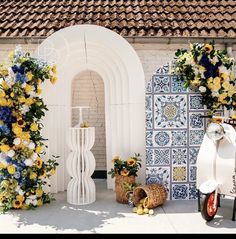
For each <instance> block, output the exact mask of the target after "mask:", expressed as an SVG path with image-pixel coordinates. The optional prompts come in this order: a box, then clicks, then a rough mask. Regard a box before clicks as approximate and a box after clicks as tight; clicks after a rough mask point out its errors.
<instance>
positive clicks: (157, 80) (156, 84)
mask: <svg viewBox="0 0 236 239" xmlns="http://www.w3.org/2000/svg"><path fill="white" fill-rule="evenodd" d="M153 92H154V93H169V92H170V79H169V76H157V75H154V76H153Z"/></svg>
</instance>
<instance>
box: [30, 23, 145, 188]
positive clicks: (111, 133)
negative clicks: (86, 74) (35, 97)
mask: <svg viewBox="0 0 236 239" xmlns="http://www.w3.org/2000/svg"><path fill="white" fill-rule="evenodd" d="M35 54H36V55H38V56H39V57H41V58H43V59H45V60H47V61H51V62H54V63H55V64H56V65H57V68H58V83H57V84H56V87H54V86H51V85H50V83H45V84H44V89H43V90H44V91H43V97H44V100H45V103H46V104H47V105H48V106H49V112H48V116H47V117H46V119H45V122H44V125H45V132H46V133H47V135H46V137H47V138H48V139H49V140H48V142H49V144H50V147H49V148H48V154H49V155H52V154H54V155H60V158H59V164H60V165H59V167H58V173H57V175H56V179H55V181H54V182H52V187H51V188H52V192H58V191H63V190H65V189H66V187H67V183H68V176H67V174H66V167H65V165H66V163H65V162H66V159H67V157H68V154H69V148H68V145H67V142H66V134H67V132H68V129H69V127H70V126H71V122H72V121H71V105H72V104H71V84H72V81H73V79H74V77H75V76H76V75H77V74H79V73H81V72H83V71H88V70H92V71H95V72H97V73H98V74H99V75H100V76H101V78H102V79H103V82H104V88H105V116H106V117H105V122H106V123H105V125H106V160H107V161H106V164H107V170H110V169H111V167H112V166H113V165H112V162H111V159H112V156H113V155H117V154H119V155H120V156H121V157H122V158H124V159H125V158H128V157H129V156H130V155H133V153H134V152H136V153H140V154H141V155H142V156H143V157H142V168H141V170H140V171H139V175H138V176H139V178H138V181H139V182H141V183H144V181H145V168H146V163H145V80H144V72H143V67H142V64H141V62H140V59H139V57H138V55H137V53H136V52H135V50H134V49H133V48H132V46H131V45H130V44H129V43H128V42H127V41H126V40H125V39H124V38H122V37H121V36H120V35H118V34H116V33H115V32H113V31H111V30H108V29H106V28H104V27H100V26H94V25H77V26H72V27H67V28H64V29H61V30H59V31H57V32H55V33H54V34H52V35H51V36H50V37H48V38H47V39H46V40H45V41H44V42H43V43H42V44H41V45H40V46H39V48H38V49H37V50H36V53H35ZM53 111H56V112H57V114H58V117H57V119H56V120H55V119H54V120H50V117H51V116H50V115H51V114H52V113H51V112H53ZM57 135H60V137H57ZM62 175H64V176H62ZM107 187H108V188H114V180H113V179H111V177H108V178H107Z"/></svg>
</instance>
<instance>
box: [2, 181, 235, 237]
mask: <svg viewBox="0 0 236 239" xmlns="http://www.w3.org/2000/svg"><path fill="white" fill-rule="evenodd" d="M96 188H97V200H96V202H95V203H93V204H90V205H86V206H73V205H70V204H68V203H67V202H66V193H65V192H63V193H59V194H56V195H55V197H56V201H54V202H52V203H51V204H49V205H45V206H43V207H41V208H38V209H36V210H33V211H13V210H12V211H10V212H8V213H6V214H4V215H0V233H236V222H233V221H231V214H232V205H233V200H230V199H223V200H222V207H221V208H219V210H218V213H217V216H216V217H215V219H214V220H213V221H212V222H209V223H206V222H205V221H204V220H203V219H202V217H201V215H200V213H199V212H198V211H197V202H196V201H168V202H166V203H165V204H164V205H163V206H162V207H158V208H156V209H155V214H154V215H153V216H149V215H143V216H139V215H137V214H134V213H132V212H131V208H130V207H129V206H128V205H123V204H119V203H116V201H115V194H114V192H113V191H112V190H107V189H106V182H105V181H99V183H97V185H96Z"/></svg>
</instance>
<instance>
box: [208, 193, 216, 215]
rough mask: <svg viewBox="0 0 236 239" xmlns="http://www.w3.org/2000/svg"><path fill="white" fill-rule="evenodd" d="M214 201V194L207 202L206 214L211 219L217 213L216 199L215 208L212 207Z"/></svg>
mask: <svg viewBox="0 0 236 239" xmlns="http://www.w3.org/2000/svg"><path fill="white" fill-rule="evenodd" d="M214 200H215V194H214V193H212V194H211V195H210V196H209V198H208V201H207V214H208V215H209V216H210V217H212V216H214V215H215V214H216V211H217V198H216V206H215V207H214Z"/></svg>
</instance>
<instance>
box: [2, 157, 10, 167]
mask: <svg viewBox="0 0 236 239" xmlns="http://www.w3.org/2000/svg"><path fill="white" fill-rule="evenodd" d="M0 162H1V163H2V164H3V165H4V167H7V166H8V165H9V163H8V162H7V161H6V159H5V158H0Z"/></svg>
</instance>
